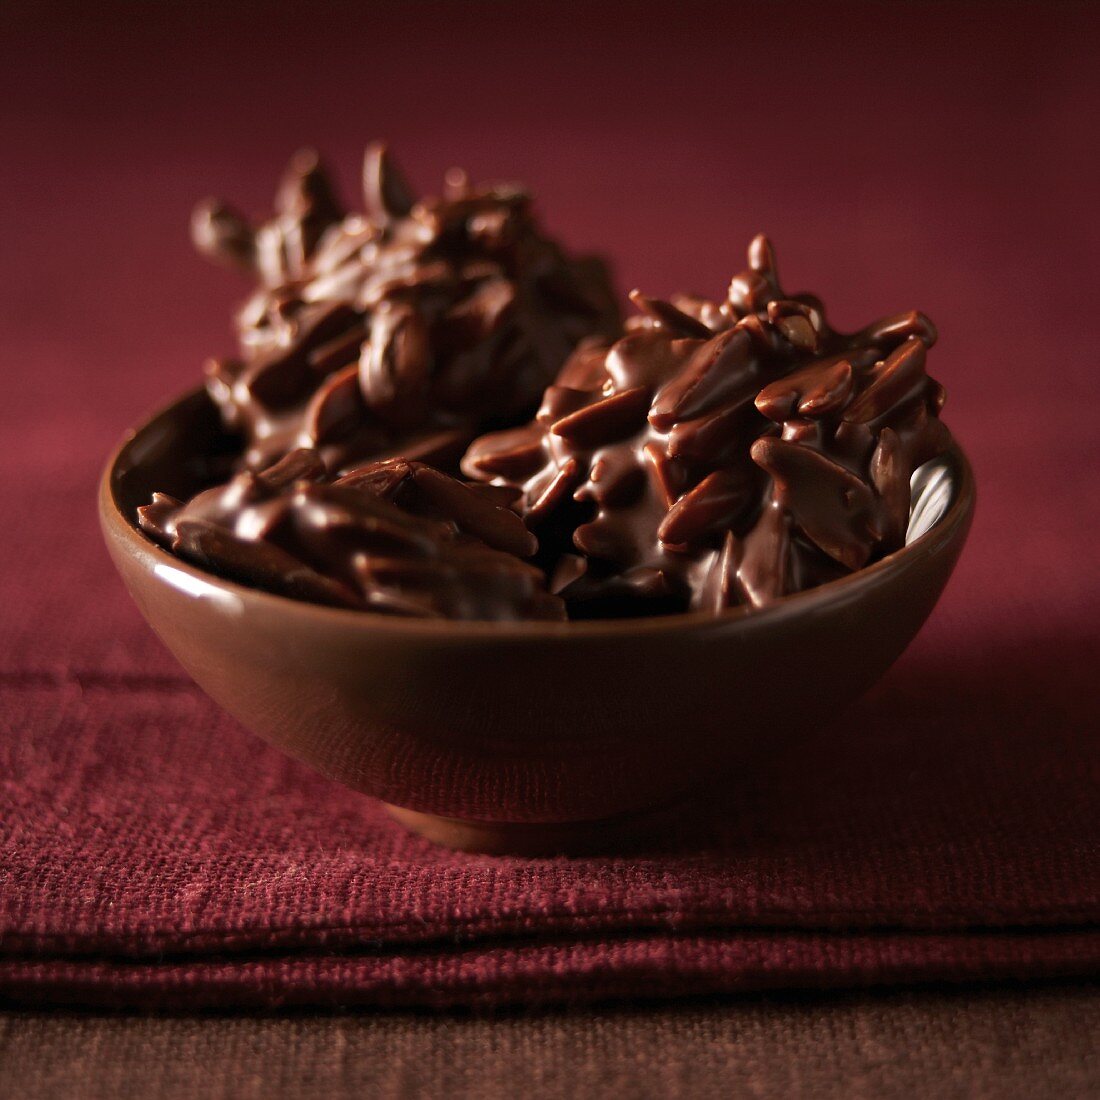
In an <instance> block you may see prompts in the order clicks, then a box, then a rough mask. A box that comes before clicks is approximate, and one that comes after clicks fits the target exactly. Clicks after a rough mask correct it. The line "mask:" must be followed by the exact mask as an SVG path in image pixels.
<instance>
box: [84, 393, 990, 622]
mask: <svg viewBox="0 0 1100 1100" xmlns="http://www.w3.org/2000/svg"><path fill="white" fill-rule="evenodd" d="M205 394H206V391H205V389H203V388H202V387H197V388H195V389H192V390H189V391H187V392H186V393H184V394H182V395H180V396H178V397H176V398H174V399H173V400H171V401H169V402H166V403H165V404H163V405H161V406H160V407H159V408H157V409H156V410H155V411H154V412H152V413H151V414H149V415H147V416H145V417H144V418H143V419H142V420H141V421H140V422H139V423H138V425H137V426H136V427H134V428H131V429H129V430H128V431H127V432H126V433H125V434H124V435H123V437H122V439H121V440H120V441H119V442H118V444H117V445H116V446H115V447H114V448H113V450H112V451H111V453H110V456H109V457H108V459H107V462H106V464H105V466H104V468H103V473H102V475H101V477H100V482H99V494H98V498H99V514H100V522H101V524H102V526H103V530H104V534H105V536H107V537H108V538H111V537H114V538H116V539H118V540H119V541H121V542H123V543H124V544H125V546H126V548H127V550H128V551H129V553H130V555H131V556H132V557H134V558H139V559H140V558H142V557H144V558H146V559H147V560H148V561H150V562H151V563H152V564H154V565H155V564H158V563H159V564H162V565H164V566H167V567H171V568H173V569H175V570H177V571H179V572H182V573H183V574H185V575H187V576H189V577H190V578H192V579H193V580H194V581H196V582H202V583H204V584H205V585H208V586H211V587H214V588H216V589H218V590H221V591H225V592H227V593H230V594H232V595H234V596H236V597H237V598H238V599H239V600H241V601H244V602H249V603H253V604H255V605H259V606H267V607H270V608H272V609H273V610H276V611H278V612H280V613H283V614H286V615H290V616H292V617H293V616H296V615H299V616H304V617H308V618H311V619H313V620H314V621H316V620H317V619H318V618H320V619H329V620H331V621H332V623H333V624H334V625H336V624H339V625H341V626H343V627H354V626H358V627H360V628H362V629H364V630H371V631H382V632H391V633H394V634H413V635H425V636H434V637H441V636H445V637H447V638H462V637H469V638H484V637H486V636H491V637H494V638H505V639H506V638H509V637H515V638H531V637H541V638H550V637H559V638H579V637H594V636H596V637H607V636H620V637H626V636H637V635H638V634H661V633H678V632H682V631H685V630H694V629H700V628H716V627H719V626H723V625H727V624H730V623H738V624H746V625H747V624H755V623H763V622H764V621H766V620H769V619H772V618H775V617H777V616H785V615H789V614H792V613H796V612H798V613H801V612H804V611H806V612H808V611H811V610H812V609H813V608H815V607H820V606H822V605H824V604H829V603H832V602H834V601H835V600H837V599H843V598H844V596H845V595H847V594H849V593H851V592H852V591H853V590H856V589H858V588H860V587H862V586H863V585H866V584H867V583H868V582H869V581H871V580H873V578H875V577H877V576H879V575H880V574H882V573H885V572H889V571H893V570H895V569H898V568H901V567H902V566H904V565H905V564H906V563H907V562H908V561H909V559H911V558H914V557H917V556H920V555H923V554H925V553H934V552H936V550H937V549H939V548H940V547H941V546H943V545H944V544H946V543H948V542H950V541H951V539H952V537H953V536H954V534H955V533H956V532H957V531H958V529H959V528H960V526H962V527H964V528H965V527H966V526H967V525H968V524H969V521H970V519H971V517H972V515H973V512H974V507H975V503H976V499H977V490H976V486H975V481H974V471H973V468H972V467H971V465H970V461H969V460H968V458H967V457H966V454H965V452H964V451H963V449H962V447H961V446H960V445H959V443H958V441H957V440H955V439H952V444H951V446H950V448H949V449H948V450H947V452H946V454H947V456H948V457H949V458H950V461H951V462H952V465H953V466H954V472H955V475H956V484H955V486H954V493H953V495H952V499H951V503H950V504H949V505H948V507H947V510H946V511H945V512H944V514H943V515H942V516H940V517H939V519H937V520H936V522H935V523H933V524H932V526H931V527H930V528H929V529H928V530H927V531H925V532H924V533H923V534H922V535H920V536H919V537H918V538H916V539H914V540H913V541H912V542H911V543H907V544H906V545H905V546H903V547H901V548H900V549H898V550H895V551H894V552H893V553H891V554H887V555H886V556H885V557H882V558H880V559H879V560H878V561H876V562H873V563H872V564H871V565H867V566H864V567H863V568H862V569H857V570H856V571H855V572H854V573H849V574H847V575H846V576H843V577H839V578H837V579H836V580H832V581H827V582H826V583H825V584H821V585H818V586H817V587H816V588H809V589H805V590H803V591H801V592H793V593H791V594H789V595H787V596H781V597H779V598H778V599H777V600H775V601H773V602H772V603H770V604H768V605H767V606H766V607H762V608H755V609H754V608H751V607H748V606H745V605H741V606H738V607H731V608H727V609H726V610H725V611H720V612H718V613H715V612H712V611H683V612H678V613H676V614H673V615H651V616H640V617H638V618H627V619H581V620H568V621H566V622H548V621H544V620H515V621H505V622H494V621H484V620H476V619H417V618H405V617H403V616H398V615H385V614H382V613H381V612H372V611H359V610H355V609H353V608H340V607H326V606H325V605H324V604H317V603H310V602H308V601H306V600H296V599H293V598H292V597H290V596H281V595H279V594H277V593H275V592H267V591H265V590H264V589H261V588H251V587H249V586H248V585H244V584H239V583H237V582H236V581H231V580H227V579H226V578H224V577H220V576H218V574H216V573H211V572H208V571H207V570H205V569H200V568H199V567H198V566H196V565H192V564H191V563H190V562H187V561H184V560H183V559H182V558H179V557H176V556H175V555H174V554H171V553H169V552H168V551H167V550H165V549H164V548H163V547H161V546H159V545H158V544H157V543H155V542H154V541H153V540H152V539H150V538H149V537H148V536H147V535H146V534H145V533H144V532H143V531H142V530H141V528H140V527H138V525H137V521H136V519H131V518H130V517H129V516H127V515H126V514H125V513H124V511H123V509H122V508H121V506H120V504H119V502H118V500H117V499H116V497H115V493H114V484H115V481H116V471H117V469H118V467H119V464H120V462H121V461H122V459H123V458H124V456H125V455H126V452H127V451H128V449H129V448H130V447H131V446H133V444H134V443H135V442H136V441H137V440H138V439H139V438H140V437H141V436H142V435H143V434H144V433H145V432H147V431H149V429H151V428H152V427H153V425H154V424H156V422H157V421H159V420H164V419H167V418H169V417H170V416H172V415H173V414H174V413H176V410H177V409H178V408H179V407H180V406H182V405H184V404H185V403H187V402H188V401H195V400H198V399H200V398H201V397H203V396H205Z"/></svg>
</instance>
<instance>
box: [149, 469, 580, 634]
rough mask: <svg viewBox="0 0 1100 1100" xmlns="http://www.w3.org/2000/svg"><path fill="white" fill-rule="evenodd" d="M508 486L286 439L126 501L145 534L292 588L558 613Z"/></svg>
mask: <svg viewBox="0 0 1100 1100" xmlns="http://www.w3.org/2000/svg"><path fill="white" fill-rule="evenodd" d="M515 496H516V494H515V493H513V492H512V491H511V490H508V489H500V488H497V487H494V486H484V485H467V484H464V483H462V482H460V481H456V480H455V479H454V478H451V477H448V476H447V475H446V474H443V473H440V472H439V471H438V470H434V469H432V468H431V467H430V466H425V465H424V464H423V463H420V462H409V461H407V460H404V459H396V460H390V461H377V462H372V463H368V464H366V465H364V466H361V467H358V468H356V469H354V470H351V471H349V472H348V473H347V474H345V475H344V476H342V477H339V478H333V477H332V476H331V475H329V474H328V473H327V471H326V469H325V465H324V462H323V461H322V459H321V456H320V455H319V454H318V453H317V452H316V451H311V450H307V449H299V450H295V451H291V452H289V453H288V454H287V455H285V456H284V457H283V458H282V459H280V460H279V461H278V462H277V463H275V464H274V465H273V466H271V467H269V468H267V469H265V470H262V471H259V472H254V471H244V472H242V473H239V474H237V475H236V476H235V477H234V478H233V479H232V480H230V481H229V482H228V483H226V484H225V485H219V486H216V487H215V488H212V489H207V490H205V491H204V492H201V493H199V494H198V495H197V496H195V497H193V498H192V499H191V500H190V501H188V502H187V503H186V504H183V503H181V502H180V501H177V500H174V499H172V498H171V497H168V496H165V495H163V494H160V493H158V494H156V495H155V496H154V497H153V501H152V503H151V504H148V505H146V506H145V507H143V508H140V509H138V522H139V524H140V526H141V529H142V530H143V531H145V532H146V533H147V534H148V535H149V536H150V537H151V538H154V539H155V540H156V541H157V542H159V543H161V544H162V545H163V546H165V547H166V548H168V549H169V550H171V551H172V552H173V553H175V554H178V555H179V556H180V557H182V558H185V559H187V560H188V561H192V562H194V563H195V564H197V565H200V566H202V567H203V568H205V569H209V570H210V571H212V572H214V573H218V574H220V575H222V576H225V577H228V578H230V579H232V580H235V581H239V582H240V583H242V584H248V585H252V586H254V587H257V588H263V589H267V590H269V591H272V592H276V593H278V594H280V595H284V596H290V597H293V598H295V599H302V600H309V601H312V602H315V603H323V604H328V605H331V606H335V607H346V608H353V609H357V610H364V611H378V612H382V613H384V614H391V615H404V616H415V617H418V618H447V619H485V620H499V621H504V620H515V619H551V620H560V619H564V618H565V607H564V604H563V603H562V601H561V600H560V599H559V598H558V597H557V596H553V595H551V594H550V593H549V592H547V590H546V579H545V576H544V575H543V573H542V571H541V570H540V569H538V568H537V567H536V566H534V565H532V564H530V563H528V562H525V561H523V560H522V558H523V557H530V556H531V555H532V554H533V553H534V552H535V550H536V548H537V542H536V540H535V537H534V536H533V535H532V534H531V533H530V531H528V530H527V528H526V527H525V526H524V524H523V521H522V520H521V519H520V518H519V517H518V516H517V515H516V514H515V513H514V512H512V511H510V510H509V508H508V504H509V503H510V502H512V501H513V500H514V499H515Z"/></svg>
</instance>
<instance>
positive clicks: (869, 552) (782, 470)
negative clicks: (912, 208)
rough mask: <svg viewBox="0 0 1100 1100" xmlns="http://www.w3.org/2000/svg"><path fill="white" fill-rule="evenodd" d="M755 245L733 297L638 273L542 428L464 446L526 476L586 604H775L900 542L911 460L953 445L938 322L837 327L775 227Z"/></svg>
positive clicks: (575, 362) (538, 518) (479, 472)
mask: <svg viewBox="0 0 1100 1100" xmlns="http://www.w3.org/2000/svg"><path fill="white" fill-rule="evenodd" d="M748 259H749V264H748V268H747V269H746V270H745V271H743V272H741V273H739V274H738V275H736V276H735V277H734V278H733V280H732V281H731V283H730V287H729V292H728V294H727V296H726V298H725V300H723V301H721V302H709V301H706V300H704V299H701V298H697V297H689V296H682V297H679V298H674V299H672V300H671V301H669V302H662V301H657V300H654V299H651V298H647V297H644V296H643V295H641V294H639V293H637V292H635V293H634V294H633V295H631V297H632V300H633V301H634V303H635V305H637V306H638V307H639V309H640V311H641V315H640V316H639V317H637V318H635V319H633V320H632V321H631V322H629V323H628V328H629V331H628V332H627V334H626V335H625V336H623V337H622V338H621V339H619V340H617V341H615V342H613V343H611V342H607V341H600V340H588V341H586V342H585V343H583V344H582V345H581V346H580V347H579V348H578V349H577V351H576V352H575V353H574V354H573V356H572V357H571V358H570V359H569V361H568V362H567V363H566V364H565V366H564V367H563V368H562V370H561V372H560V373H559V375H558V378H557V379H556V380H555V382H554V384H553V385H552V386H550V387H549V388H548V389H547V390H546V393H545V395H544V397H543V403H542V406H541V408H540V409H539V412H538V414H537V415H536V417H535V419H534V420H533V421H532V422H531V423H530V424H529V425H528V426H527V427H525V428H520V429H509V430H507V431H502V432H498V433H494V434H490V435H487V436H484V437H482V438H481V439H479V440H477V441H475V442H474V444H473V445H472V446H471V447H470V449H469V450H468V452H467V454H466V456H465V458H464V459H463V463H462V469H463V472H464V473H466V475H467V476H469V477H471V478H476V479H481V480H484V481H487V482H490V483H492V484H496V485H502V486H510V487H513V488H515V489H518V490H520V492H521V494H522V495H521V497H520V500H519V503H518V508H519V510H520V512H521V514H523V515H524V516H525V517H526V518H527V520H528V523H529V525H530V526H531V528H532V529H533V530H534V531H536V532H537V533H538V534H539V537H540V540H541V541H542V542H543V544H544V553H547V554H548V553H551V551H552V550H556V551H557V552H558V553H560V554H562V555H564V564H561V563H559V564H558V565H557V566H556V571H555V574H554V581H553V584H552V587H553V588H554V589H555V590H557V591H561V593H562V594H563V596H564V597H565V598H566V599H567V601H568V602H569V604H570V613H571V614H573V615H586V614H592V613H595V614H609V613H611V614H643V613H650V611H651V610H654V609H655V610H659V611H663V610H669V609H684V608H687V607H696V608H704V609H710V610H720V609H722V608H725V607H730V606H735V605H739V604H748V605H750V606H754V607H759V606H763V605H765V604H767V603H769V602H771V601H773V600H775V599H777V598H779V597H781V596H783V595H786V594H788V593H790V592H795V591H800V590H802V589H804V588H807V587H812V586H813V585H816V584H820V583H823V582H824V581H827V580H831V579H834V578H835V577H837V576H840V575H843V574H844V573H846V572H850V571H852V570H855V569H859V568H861V567H862V566H863V565H865V564H867V563H868V562H869V561H871V560H873V559H874V558H876V557H880V556H882V555H883V554H886V553H889V552H890V551H892V550H895V549H897V548H898V547H900V546H901V545H902V542H903V540H904V537H905V528H906V521H907V518H908V511H909V479H910V477H911V475H912V473H913V471H914V470H915V469H916V468H917V467H918V466H919V465H921V464H922V463H924V462H926V461H928V460H929V459H931V458H933V457H934V456H935V455H937V454H939V453H941V452H942V451H943V450H945V449H946V447H947V446H948V444H949V436H948V433H947V430H946V428H945V427H944V426H943V425H942V423H941V422H940V421H939V420H938V418H937V417H938V413H939V410H940V407H941V406H942V398H943V391H942V388H941V387H940V386H939V385H938V383H936V382H934V381H932V380H931V379H929V378H928V376H927V375H926V374H925V370H924V367H925V354H926V351H927V348H928V347H930V346H931V345H932V344H933V343H934V342H935V339H936V332H935V328H934V327H933V325H932V323H931V322H930V321H929V320H928V318H927V317H925V316H924V315H923V314H920V313H908V314H901V315H898V316H895V317H889V318H885V319H883V320H881V321H877V322H875V323H874V324H872V325H869V326H867V327H866V328H865V329H863V330H861V331H860V332H857V333H854V334H842V333H838V332H836V331H834V330H833V329H832V328H831V327H830V326H829V325H828V323H827V321H826V319H825V313H824V308H823V306H822V304H821V301H820V300H819V299H818V298H816V297H815V296H813V295H808V294H800V295H788V294H786V293H785V292H784V291H783V289H782V288H781V286H780V284H779V280H778V275H777V271H776V264H775V254H774V251H773V249H772V247H771V244H770V243H769V242H768V241H767V239H766V238H764V237H757V238H756V239H755V240H754V241H753V242H752V244H751V245H750V247H749V256H748ZM578 551H579V553H580V557H579V558H577V557H575V556H573V555H575V554H576V553H577V552H578Z"/></svg>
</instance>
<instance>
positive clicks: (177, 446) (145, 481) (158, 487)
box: [106, 390, 973, 633]
mask: <svg viewBox="0 0 1100 1100" xmlns="http://www.w3.org/2000/svg"><path fill="white" fill-rule="evenodd" d="M240 447H241V442H240V439H239V438H237V437H235V436H234V435H232V434H231V433H229V432H227V431H226V430H225V428H224V426H223V425H222V422H221V418H220V416H219V414H218V410H217V408H216V407H215V406H214V404H213V402H212V401H211V400H210V399H209V397H208V396H207V394H206V392H205V391H204V390H196V391H193V392H191V393H189V394H187V395H186V396H184V397H183V398H180V399H179V400H177V401H175V402H173V403H172V404H170V405H168V406H167V407H165V408H164V409H162V410H161V411H159V412H158V413H156V414H154V415H153V416H152V417H151V418H149V420H147V421H146V422H145V424H144V425H142V426H141V427H139V428H137V429H136V430H135V431H133V432H131V433H130V434H129V435H128V436H127V438H126V439H125V440H124V442H123V443H122V445H121V446H120V448H119V450H118V451H117V452H116V454H115V456H114V458H113V460H112V461H111V463H110V465H109V466H108V470H107V486H106V487H107V490H108V492H109V493H110V497H111V500H112V501H113V503H114V506H115V508H116V509H117V512H118V515H119V518H121V519H122V520H123V523H124V524H125V526H126V527H128V528H129V529H130V530H131V531H132V532H133V533H134V534H135V535H136V536H137V537H138V538H139V539H140V540H141V541H142V542H143V543H145V544H146V545H147V546H148V547H149V549H150V550H152V551H153V552H154V553H156V554H157V555H164V556H165V557H166V558H167V559H168V560H170V561H171V562H173V563H174V564H176V565H177V566H178V568H179V569H181V570H183V571H184V572H187V573H193V574H195V575H196V577H199V578H205V579H206V580H208V581H210V582H212V583H215V584H217V585H218V586H221V587H226V588H229V589H239V588H240V587H241V586H239V585H237V584H235V583H234V582H232V581H228V580H225V579H224V578H221V577H218V576H216V575H214V574H208V573H205V572H204V571H202V570H200V569H198V568H197V567H195V566H192V565H191V564H190V563H187V562H183V561H180V560H179V559H177V558H175V557H172V556H171V555H168V554H167V552H166V551H164V550H162V549H161V548H160V547H157V546H156V545H155V544H154V543H152V542H151V540H148V539H146V537H145V535H144V534H142V533H141V530H140V528H139V527H138V525H137V517H136V510H137V508H138V507H139V506H140V505H142V504H147V503H148V502H149V499H150V497H151V496H152V494H153V493H154V492H162V493H168V494H170V495H171V496H174V497H177V498H179V499H181V500H184V499H187V498H188V497H190V496H192V495H193V494H194V493H196V492H198V491H199V490H200V489H203V488H205V487H207V486H208V485H210V484H212V483H214V482H216V481H220V480H225V479H226V478H228V477H229V476H230V474H231V473H232V467H233V462H234V460H235V459H236V457H237V456H238V455H239V453H240ZM911 485H912V503H911V506H910V513H909V526H908V530H907V532H906V540H905V547H904V548H903V549H902V550H899V551H896V552H895V553H894V554H890V555H887V556H886V557H885V558H882V559H880V560H879V561H877V562H875V563H873V564H872V565H869V566H867V567H865V568H864V569H861V570H859V571H857V572H856V573H853V574H850V575H848V576H846V577H842V578H840V579H839V580H836V581H832V582H830V583H828V584H824V585H821V586H819V587H818V588H815V589H810V590H807V591H805V592H796V593H794V594H792V595H790V596H786V597H783V598H782V599H780V600H777V601H775V603H773V604H771V605H769V607H767V608H764V609H763V610H757V611H751V610H750V609H747V608H744V607H735V608H731V609H729V610H728V611H726V612H723V613H722V614H721V615H719V616H715V615H713V614H712V613H710V612H699V611H695V612H685V613H682V614H674V615H663V616H656V617H653V618H648V619H645V618H643V619H637V618H635V619H603V620H600V619H595V620H584V621H570V622H568V623H564V624H563V623H541V622H531V623H521V624H501V623H474V622H461V623H453V622H452V623H447V624H440V623H438V622H436V621H435V620H419V619H416V620H405V619H394V618H393V617H392V616H377V615H370V614H369V613H366V612H361V611H350V612H349V611H344V610H341V609H338V608H322V607H320V606H314V605H309V606H311V607H313V608H314V610H316V611H318V612H324V613H327V614H332V615H339V616H346V615H353V616H356V617H362V616H366V617H367V618H368V619H370V620H372V621H377V620H379V618H381V619H383V620H384V621H385V622H386V623H387V624H394V625H396V624H400V625H401V626H405V627H410V628H412V629H416V628H422V627H429V628H438V627H439V626H441V625H446V626H447V627H448V628H450V629H456V628H459V629H466V628H473V629H479V628H485V627H489V628H496V629H501V628H505V629H514V628H515V627H517V626H518V627H519V628H521V629H522V630H524V631H531V630H544V631H548V632H552V633H560V632H561V631H562V630H568V631H587V630H600V629H608V628H616V627H621V628H623V629H635V630H636V629H638V628H639V627H641V628H657V629H659V628H660V627H661V626H662V624H664V625H668V626H672V625H674V624H686V623H688V622H690V621H698V620H700V619H705V620H711V621H713V620H715V619H717V618H743V617H745V616H746V615H751V616H752V617H754V618H755V617H757V616H760V615H763V614H768V613H769V612H770V611H772V610H774V609H776V608H778V607H780V606H784V605H788V604H791V603H793V602H799V601H805V600H808V599H811V598H814V597H816V596H819V595H824V594H827V593H828V592H829V591H830V590H832V589H834V588H836V587H837V586H842V585H845V584H847V583H849V582H851V581H852V580H853V579H855V578H858V577H861V576H862V575H863V574H866V573H868V572H869V571H872V570H877V569H882V568H886V567H888V566H889V564H890V563H891V561H892V560H893V559H896V558H898V556H899V555H901V556H904V555H905V554H906V553H907V551H908V550H909V548H910V547H912V546H914V545H915V544H917V543H919V542H921V541H922V540H924V539H926V538H928V536H929V535H930V534H931V532H932V531H933V529H934V528H936V527H937V525H938V524H940V523H941V521H943V520H944V518H945V517H947V515H948V514H949V513H951V512H953V511H959V510H960V508H963V509H968V508H969V507H970V505H971V503H972V497H973V478H972V474H971V471H970V468H969V465H968V463H967V461H966V459H965V457H964V455H963V454H962V452H961V450H959V448H958V447H957V446H954V447H952V449H951V450H950V451H948V452H947V453H945V454H943V455H941V456H939V457H938V458H935V459H933V460H932V461H930V462H927V463H925V464H924V465H923V466H921V467H920V468H919V469H918V470H916V471H915V472H914V474H913V476H912V479H911ZM245 591H249V592H251V593H253V595H254V596H256V597H261V598H263V599H265V600H266V599H271V600H276V601H279V602H281V603H285V604H291V605H293V604H295V603H296V601H293V600H289V599H287V598H286V597H283V596H278V595H274V594H272V593H267V592H261V591H259V590H255V589H246V590H245Z"/></svg>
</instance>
